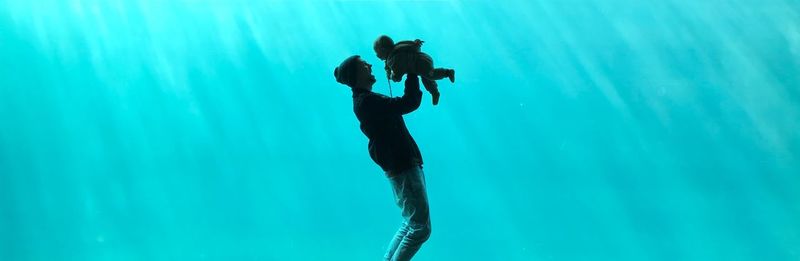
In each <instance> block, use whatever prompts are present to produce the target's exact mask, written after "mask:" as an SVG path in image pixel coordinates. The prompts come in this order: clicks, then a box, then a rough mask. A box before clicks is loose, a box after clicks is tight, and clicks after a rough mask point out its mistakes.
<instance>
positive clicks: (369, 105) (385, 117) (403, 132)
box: [353, 75, 422, 176]
mask: <svg viewBox="0 0 800 261" xmlns="http://www.w3.org/2000/svg"><path fill="white" fill-rule="evenodd" d="M421 101H422V91H420V89H419V79H418V77H417V76H416V75H408V77H406V82H405V91H404V93H403V97H391V98H390V97H387V96H385V95H382V94H378V93H374V92H371V91H366V90H359V89H353V111H354V112H355V114H356V117H357V118H358V121H359V122H361V132H363V133H364V135H366V136H367V138H369V156H370V157H371V158H372V160H373V161H375V163H377V164H378V166H380V167H381V169H383V170H384V171H386V172H387V174H388V175H389V176H391V175H392V174H393V173H398V172H400V171H403V170H406V169H408V168H410V167H413V166H418V165H422V155H421V154H420V152H419V148H418V147H417V143H416V142H415V141H414V138H412V137H411V134H410V133H409V132H408V128H406V123H405V121H404V120H403V114H406V113H409V112H412V111H414V110H416V109H417V108H419V105H420V102H421Z"/></svg>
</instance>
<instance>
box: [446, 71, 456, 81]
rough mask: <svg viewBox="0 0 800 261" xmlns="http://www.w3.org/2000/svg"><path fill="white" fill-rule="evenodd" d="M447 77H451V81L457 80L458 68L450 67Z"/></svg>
mask: <svg viewBox="0 0 800 261" xmlns="http://www.w3.org/2000/svg"><path fill="white" fill-rule="evenodd" d="M447 78H449V79H450V82H456V70H453V69H450V70H449V71H447Z"/></svg>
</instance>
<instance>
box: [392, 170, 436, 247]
mask: <svg viewBox="0 0 800 261" xmlns="http://www.w3.org/2000/svg"><path fill="white" fill-rule="evenodd" d="M389 182H390V183H391V184H392V190H393V191H394V198H395V201H396V202H397V205H398V206H399V207H400V209H401V210H402V215H403V219H404V220H403V223H402V225H401V226H400V228H399V229H398V230H397V233H396V234H395V236H394V238H393V239H392V241H391V242H390V243H389V249H388V250H387V252H386V255H385V256H384V259H385V260H390V261H405V260H411V257H413V256H414V254H416V253H417V251H418V250H419V248H420V247H421V246H422V243H424V242H425V241H426V240H428V237H430V234H431V220H430V212H429V210H428V195H427V192H426V189H425V173H424V172H423V171H422V167H412V168H411V169H409V170H406V171H403V172H402V173H398V174H397V175H394V176H392V177H390V178H389Z"/></svg>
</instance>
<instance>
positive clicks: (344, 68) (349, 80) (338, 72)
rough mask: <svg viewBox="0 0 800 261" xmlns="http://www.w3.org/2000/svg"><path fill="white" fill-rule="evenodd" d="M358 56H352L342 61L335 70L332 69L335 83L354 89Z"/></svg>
mask: <svg viewBox="0 0 800 261" xmlns="http://www.w3.org/2000/svg"><path fill="white" fill-rule="evenodd" d="M358 58H361V56H359V55H353V56H350V57H347V59H344V61H342V63H341V64H339V66H337V67H336V69H333V77H336V82H338V83H341V84H345V85H347V86H350V87H351V88H352V87H355V85H356V72H358V70H356V66H357V65H358V63H357V62H358Z"/></svg>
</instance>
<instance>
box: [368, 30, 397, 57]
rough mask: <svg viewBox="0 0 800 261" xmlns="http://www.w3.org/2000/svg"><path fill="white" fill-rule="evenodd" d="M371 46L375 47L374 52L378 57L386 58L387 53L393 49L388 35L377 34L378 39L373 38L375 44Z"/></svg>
mask: <svg viewBox="0 0 800 261" xmlns="http://www.w3.org/2000/svg"><path fill="white" fill-rule="evenodd" d="M372 48H373V49H375V54H376V55H378V58H379V59H381V60H386V58H388V57H389V53H391V52H392V49H394V41H392V38H390V37H389V36H386V35H381V36H378V39H375V44H374V45H373V47H372Z"/></svg>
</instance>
